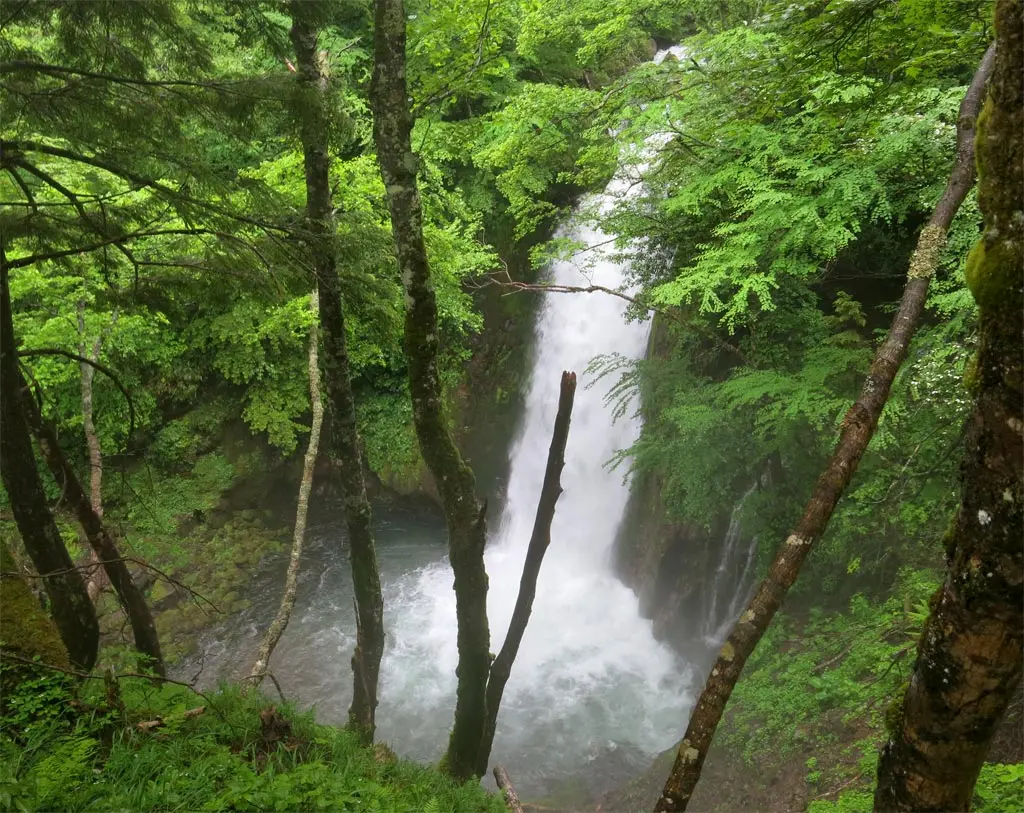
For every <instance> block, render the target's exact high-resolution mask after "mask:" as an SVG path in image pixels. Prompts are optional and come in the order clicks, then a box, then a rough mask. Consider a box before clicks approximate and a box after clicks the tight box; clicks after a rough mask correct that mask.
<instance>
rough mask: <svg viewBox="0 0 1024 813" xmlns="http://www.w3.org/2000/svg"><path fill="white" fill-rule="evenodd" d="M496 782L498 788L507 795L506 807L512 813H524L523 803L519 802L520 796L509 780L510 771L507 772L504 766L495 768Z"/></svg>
mask: <svg viewBox="0 0 1024 813" xmlns="http://www.w3.org/2000/svg"><path fill="white" fill-rule="evenodd" d="M494 781H495V782H497V783H498V787H499V788H501V790H502V791H503V792H504V793H505V806H506V807H507V808H508V809H509V810H511V811H512V813H523V803H522V802H520V801H519V794H518V793H516V789H515V788H514V787H512V780H511V778H509V775H508V771H506V770H505V767H504V766H503V765H495V766H494Z"/></svg>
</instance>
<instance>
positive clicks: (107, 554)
mask: <svg viewBox="0 0 1024 813" xmlns="http://www.w3.org/2000/svg"><path fill="white" fill-rule="evenodd" d="M20 383H21V387H22V390H21V402H22V409H23V410H24V413H25V417H26V418H27V420H28V424H29V426H30V427H31V428H32V432H33V434H34V435H35V436H36V440H37V441H38V443H39V449H40V451H41V452H42V453H43V459H44V460H45V461H46V465H47V467H48V468H49V469H50V473H51V474H52V475H53V479H54V480H56V481H57V485H58V486H60V488H61V491H62V493H63V495H64V499H65V500H67V502H68V504H70V505H71V507H72V509H73V510H74V512H75V515H76V516H77V517H78V523H79V524H80V525H81V526H82V529H83V530H84V531H85V535H86V537H87V538H88V540H89V545H90V546H91V547H92V551H93V554H94V558H95V560H96V561H97V562H99V564H101V565H102V566H103V570H104V571H105V572H106V574H107V578H108V579H109V581H110V584H111V585H112V586H113V588H114V591H115V592H116V593H117V597H118V599H119V600H120V602H121V606H122V607H123V608H124V611H125V613H126V614H127V616H128V621H129V623H130V624H131V626H132V636H133V637H134V639H135V648H136V649H137V650H138V651H139V652H141V653H142V654H143V655H145V656H146V660H147V666H149V667H150V668H151V669H152V670H153V671H154V672H155V673H156V674H157V675H159V676H160V677H164V675H165V674H166V673H165V669H164V661H163V654H162V653H161V651H160V638H159V636H158V635H157V632H156V624H155V623H153V614H152V613H151V612H150V610H149V605H148V604H147V603H146V597H145V595H143V593H142V590H140V589H139V586H138V585H137V584H135V581H134V580H133V579H132V576H131V573H130V572H129V571H128V565H127V563H126V562H125V561H124V559H123V558H122V557H121V554H120V553H119V552H118V550H117V545H116V544H115V542H114V538H113V537H112V536H111V535H110V532H109V531H108V530H107V528H106V526H105V525H104V524H103V520H102V519H101V518H100V516H99V514H97V513H96V510H95V509H94V508H93V505H92V503H91V502H90V500H89V497H88V496H87V495H86V493H85V489H83V488H82V483H81V482H80V481H79V479H78V475H77V474H76V473H75V470H74V468H72V466H71V463H70V462H68V459H67V457H66V456H65V454H64V450H63V449H61V448H60V444H59V443H58V442H57V435H56V433H55V432H54V431H53V427H51V426H50V425H49V424H47V423H46V422H45V421H44V420H43V416H42V415H41V414H40V412H39V405H38V404H36V402H35V399H34V398H33V397H32V392H31V391H30V390H29V388H28V385H27V384H26V382H25V381H24V379H22V380H21V382H20Z"/></svg>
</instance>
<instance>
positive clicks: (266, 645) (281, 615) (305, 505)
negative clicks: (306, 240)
mask: <svg viewBox="0 0 1024 813" xmlns="http://www.w3.org/2000/svg"><path fill="white" fill-rule="evenodd" d="M310 307H311V308H312V310H313V316H314V321H313V324H312V325H310V328H309V402H310V404H311V405H312V408H313V423H312V425H311V426H310V429H309V444H308V445H307V446H306V457H305V459H304V460H303V463H302V482H301V483H300V484H299V504H298V508H297V509H296V510H295V530H294V532H293V533H292V553H291V557H290V558H289V560H288V571H287V573H286V574H285V577H284V594H283V595H282V596H281V606H280V607H278V609H277V615H275V616H274V620H273V622H272V623H271V624H270V627H268V628H267V632H266V634H265V635H264V636H263V641H262V642H261V643H260V648H259V652H258V654H257V655H256V663H255V664H253V667H252V672H250V674H249V680H250V681H252V683H253V684H254V685H256V686H258V685H259V684H260V682H261V681H262V680H263V678H264V676H265V675H266V674H267V667H268V666H269V665H270V656H271V655H272V654H273V653H274V647H276V646H277V642H278V641H280V640H281V636H282V635H283V634H284V630H285V627H287V626H288V621H289V620H290V619H291V617H292V610H293V609H294V607H295V591H296V587H297V585H298V579H299V563H300V562H301V560H302V543H303V541H304V539H305V537H306V517H307V516H308V515H309V493H310V491H311V490H312V488H313V470H314V469H315V468H316V456H317V451H318V450H319V448H320V427H321V426H322V424H323V420H324V407H323V401H322V400H321V398H320V363H319V361H318V359H317V343H318V342H319V335H318V331H317V321H316V320H318V319H319V318H320V300H319V296H318V295H317V292H316V291H314V292H313V294H312V296H311V297H310Z"/></svg>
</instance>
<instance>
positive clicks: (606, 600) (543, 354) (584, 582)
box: [380, 54, 690, 788]
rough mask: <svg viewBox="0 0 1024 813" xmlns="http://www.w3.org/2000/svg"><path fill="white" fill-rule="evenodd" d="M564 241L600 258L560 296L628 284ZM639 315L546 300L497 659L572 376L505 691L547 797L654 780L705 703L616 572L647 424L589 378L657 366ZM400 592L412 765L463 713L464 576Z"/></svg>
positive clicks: (520, 763) (572, 274)
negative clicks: (542, 554) (530, 599)
mask: <svg viewBox="0 0 1024 813" xmlns="http://www.w3.org/2000/svg"><path fill="white" fill-rule="evenodd" d="M659 56H663V54H662V55H659ZM639 169H642V168H640V167H627V168H626V169H624V170H623V171H622V172H621V173H620V174H619V175H618V176H617V177H616V178H615V179H613V180H612V182H611V183H610V184H609V186H608V188H607V189H606V190H605V192H604V193H603V194H602V195H599V196H597V197H596V199H591V200H589V201H584V206H583V207H581V209H582V208H586V209H587V210H593V208H595V207H596V208H597V210H598V211H607V209H608V208H609V207H610V206H612V205H613V204H614V203H615V202H616V201H617V200H618V199H620V198H621V197H622V196H623V195H628V194H630V190H635V189H636V188H637V184H636V182H635V181H636V176H637V172H638V170H639ZM561 236H564V237H568V238H570V239H572V240H574V241H577V242H580V243H582V244H584V245H586V246H587V247H588V248H587V249H586V250H585V251H582V252H580V253H578V254H577V255H576V256H575V257H574V258H572V259H570V260H565V261H560V262H554V263H553V264H552V265H551V267H550V269H549V280H550V281H551V282H552V283H555V284H558V285H573V286H583V285H591V284H593V285H601V286H605V287H608V288H612V289H616V288H621V287H622V286H623V285H624V283H625V282H626V274H627V271H628V266H627V265H626V264H625V263H624V262H623V261H621V260H620V259H618V258H617V257H616V256H615V249H614V248H613V247H612V246H610V245H609V238H608V236H606V235H605V234H603V233H602V232H601V231H600V230H599V229H597V228H595V227H593V226H592V225H588V224H587V223H586V222H582V220H581V219H580V218H579V217H577V218H574V219H573V220H572V221H570V223H569V224H567V225H566V226H565V227H564V228H563V229H562V230H561ZM626 305H627V303H626V302H624V301H623V300H622V299H620V298H618V297H614V296H610V295H608V294H604V293H593V294H558V293H549V294H545V295H544V297H543V302H542V303H541V306H540V311H539V315H538V318H537V323H536V328H535V333H534V349H533V354H532V365H531V370H530V381H529V387H528V391H527V395H526V399H525V410H524V415H523V418H522V423H521V426H520V429H519V434H518V437H517V439H516V441H515V443H514V445H513V449H512V452H511V461H510V462H511V472H510V477H509V485H508V492H507V502H506V504H505V506H504V513H503V515H502V518H501V520H500V522H499V523H498V526H497V528H496V531H495V533H494V534H493V535H492V538H491V541H490V544H489V546H488V550H487V553H486V564H487V571H488V574H489V575H490V590H489V593H488V612H489V616H490V623H491V631H492V632H491V634H492V646H491V649H492V651H493V652H497V651H498V649H499V648H500V646H501V642H502V640H503V638H504V634H505V631H506V629H507V626H508V622H509V618H510V617H511V614H512V608H513V606H514V604H515V599H516V594H517V591H518V588H519V576H520V573H521V570H522V565H523V561H524V559H525V555H526V548H527V545H528V543H529V539H530V533H531V530H532V527H533V521H534V515H535V512H536V507H537V500H538V498H539V496H540V490H541V482H542V480H543V476H544V468H545V464H546V461H547V450H548V445H549V442H550V437H551V428H552V425H553V423H554V418H555V413H556V410H557V403H558V390H559V377H560V374H561V371H562V370H575V371H576V372H577V375H578V377H579V382H580V385H579V387H578V388H577V392H576V402H575V408H574V411H573V415H572V425H571V428H570V431H569V439H568V445H567V448H566V453H565V468H564V470H563V472H562V488H563V493H562V495H561V497H560V499H559V501H558V505H557V509H556V512H555V518H554V522H553V525H552V528H551V546H550V548H549V549H548V553H547V556H546V558H545V560H544V565H543V567H542V568H541V573H540V579H539V582H538V587H537V597H536V600H535V601H534V605H533V614H532V617H531V619H530V623H529V626H528V627H527V630H526V635H525V637H524V639H523V643H522V646H521V648H520V650H519V655H518V657H517V659H516V662H515V664H514V666H513V668H512V676H511V679H510V680H509V683H508V685H507V687H506V690H505V695H504V701H503V704H502V708H501V713H500V715H499V718H498V730H497V735H496V738H495V745H494V754H493V758H494V759H495V760H501V761H505V762H507V763H508V764H509V765H510V766H515V774H516V777H517V784H520V783H522V784H524V785H526V786H531V785H532V787H534V788H538V787H541V786H543V785H544V784H545V780H546V779H549V778H551V777H554V776H571V775H574V774H575V775H577V776H578V775H580V772H581V771H582V770H585V767H586V763H587V761H588V760H590V761H592V760H606V759H607V755H608V753H609V752H616V751H619V752H620V753H621V754H630V755H632V759H633V762H634V763H635V764H634V765H633V768H634V769H635V768H637V767H644V761H645V760H647V759H649V757H650V756H651V755H653V754H654V753H656V752H658V751H659V750H661V749H664V748H666V747H668V746H670V745H671V744H672V743H673V742H674V741H675V739H676V738H677V737H678V733H679V732H680V731H681V730H682V728H683V726H684V723H685V719H686V710H687V708H688V707H689V703H690V700H689V697H688V695H687V689H688V680H689V675H688V672H687V670H686V669H685V668H684V667H683V665H682V664H680V663H679V662H678V659H677V657H676V656H675V655H674V654H673V653H672V652H671V651H670V650H669V649H668V648H667V647H666V646H664V645H662V644H661V643H659V642H658V641H657V640H656V639H655V638H654V635H653V633H652V627H651V622H650V621H649V620H646V619H644V618H642V617H641V614H640V611H639V606H638V601H637V597H636V596H635V595H634V594H633V592H632V591H631V590H629V589H628V588H627V587H625V586H624V585H623V584H622V583H621V582H620V581H619V580H618V579H617V578H616V577H615V575H614V573H613V571H612V557H611V553H612V546H613V544H614V541H615V537H616V534H617V532H618V530H619V526H620V524H621V523H622V520H623V516H624V514H625V510H626V504H627V501H628V498H629V483H628V478H626V477H625V475H624V473H623V471H621V470H611V469H610V468H609V467H608V465H607V464H608V462H609V460H610V459H611V458H612V457H613V456H614V455H615V453H616V452H618V451H620V450H623V449H627V448H628V447H629V446H630V445H632V443H633V442H634V441H635V440H636V439H637V437H638V435H639V432H640V428H641V422H640V419H639V417H637V416H636V415H635V412H636V404H631V405H630V407H629V408H628V409H627V410H626V412H625V414H624V415H622V416H621V417H620V418H619V419H618V420H613V407H612V406H610V405H609V404H608V403H606V400H605V395H606V393H607V388H608V387H609V386H610V377H609V379H602V380H596V379H597V377H596V375H595V374H592V373H589V372H587V368H588V365H589V364H590V362H591V361H592V360H593V359H594V358H595V357H597V356H601V355H604V354H611V353H616V354H618V355H619V356H621V357H624V358H626V359H629V360H639V359H640V358H642V357H643V355H644V353H645V350H646V346H647V341H648V336H649V332H650V322H649V321H648V320H643V321H631V322H630V321H627V320H626V318H625V316H626V315H625V311H626ZM388 593H389V594H388V595H386V596H385V607H386V608H388V609H389V612H388V616H389V618H387V619H386V623H387V626H388V630H389V643H390V646H389V651H388V653H387V655H386V656H385V661H384V665H383V685H382V688H381V693H380V694H381V698H382V703H384V704H386V705H387V706H388V707H389V708H383V707H382V714H381V715H380V719H381V720H382V721H383V722H382V727H383V730H382V734H383V736H384V737H385V738H392V739H393V740H394V741H395V745H396V747H398V748H399V750H400V751H401V750H403V746H405V748H404V750H405V751H406V752H408V751H409V748H410V747H411V748H413V750H415V741H417V740H418V739H419V738H418V737H417V736H416V730H417V729H422V727H423V725H424V723H423V712H424V709H425V708H426V709H431V708H433V709H436V710H437V711H438V714H439V715H443V714H444V713H445V712H447V713H449V714H450V710H451V708H452V706H453V703H454V690H455V666H456V663H457V652H456V648H455V630H456V617H455V596H454V593H453V591H452V575H451V571H450V568H449V566H448V564H447V562H442V563H438V564H435V565H431V566H428V567H425V568H422V569H421V570H419V571H416V572H414V573H411V574H408V575H407V576H406V577H405V578H403V579H402V580H400V583H399V584H398V585H397V586H396V589H393V590H389V591H388ZM396 698H398V700H396ZM405 701H408V702H405ZM392 703H395V704H396V705H397V708H394V707H391V706H392ZM445 723H446V725H447V724H450V717H449V718H447V719H446V720H445ZM410 728H411V729H413V731H410ZM424 733H425V732H424ZM442 739H443V737H441V736H439V732H437V731H436V729H435V730H434V731H432V732H431V740H430V746H431V749H432V750H429V751H426V752H424V753H423V755H424V756H428V755H429V756H436V754H437V749H438V748H439V746H441V745H443V742H442ZM623 758H625V757H623ZM602 764H603V763H602Z"/></svg>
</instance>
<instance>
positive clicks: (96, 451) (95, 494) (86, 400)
mask: <svg viewBox="0 0 1024 813" xmlns="http://www.w3.org/2000/svg"><path fill="white" fill-rule="evenodd" d="M116 322H117V310H115V311H114V315H113V317H112V318H111V322H110V326H111V327H113V326H114V324H115V323H116ZM78 334H79V336H80V337H81V341H79V343H78V353H79V355H81V356H85V357H86V358H89V359H92V360H93V361H99V358H100V351H101V350H102V348H103V337H102V336H97V337H96V341H95V342H93V345H92V352H91V353H90V352H88V351H87V349H86V346H85V339H86V328H85V300H84V299H80V300H78ZM78 366H79V368H80V371H81V377H82V386H81V390H82V428H83V431H84V432H85V444H86V446H87V447H88V449H89V502H90V504H91V505H92V510H93V512H94V513H95V514H96V516H97V517H99V518H100V519H103V453H102V451H101V448H100V437H99V434H98V433H97V432H96V425H95V424H94V423H93V419H92V381H93V377H94V376H95V375H96V368H95V367H93V366H92V365H91V364H87V363H86V362H84V361H80V362H79V363H78ZM89 561H90V563H92V564H97V563H98V562H99V559H98V558H97V554H96V551H95V550H93V551H92V552H91V554H90V556H89ZM105 576H106V571H105V570H104V569H102V568H96V569H95V570H93V571H92V576H90V578H89V582H88V585H87V589H88V592H89V598H90V600H91V601H92V602H93V604H95V603H96V600H97V599H98V598H99V596H100V593H101V592H102V591H103V588H104V587H105V583H106V582H107V581H108V580H107V579H106V578H105Z"/></svg>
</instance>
